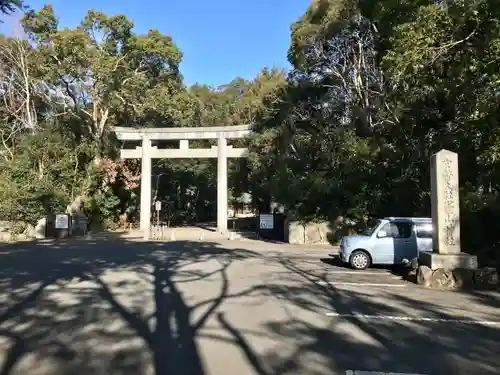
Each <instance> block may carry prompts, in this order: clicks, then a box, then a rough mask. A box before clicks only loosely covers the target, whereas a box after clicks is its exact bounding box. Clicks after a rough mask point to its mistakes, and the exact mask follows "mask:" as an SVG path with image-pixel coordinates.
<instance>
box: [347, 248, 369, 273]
mask: <svg viewBox="0 0 500 375" xmlns="http://www.w3.org/2000/svg"><path fill="white" fill-rule="evenodd" d="M349 263H350V264H351V267H352V268H354V269H356V270H364V269H366V268H368V267H370V263H371V259H370V256H369V255H368V253H367V252H366V251H362V250H356V251H354V252H353V253H352V254H351V258H350V259H349Z"/></svg>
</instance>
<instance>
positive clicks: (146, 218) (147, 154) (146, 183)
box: [141, 137, 151, 239]
mask: <svg viewBox="0 0 500 375" xmlns="http://www.w3.org/2000/svg"><path fill="white" fill-rule="evenodd" d="M150 225H151V139H149V138H146V137H144V138H143V139H142V159H141V231H142V232H143V236H144V239H149V231H150Z"/></svg>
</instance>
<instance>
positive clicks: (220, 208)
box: [217, 135, 227, 235]
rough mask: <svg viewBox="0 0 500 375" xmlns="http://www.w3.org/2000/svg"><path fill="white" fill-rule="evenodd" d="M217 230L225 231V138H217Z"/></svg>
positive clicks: (221, 232) (222, 232) (224, 232)
mask: <svg viewBox="0 0 500 375" xmlns="http://www.w3.org/2000/svg"><path fill="white" fill-rule="evenodd" d="M217 232H219V233H220V234H224V235H225V234H226V233H227V140H226V138H224V136H222V135H221V136H219V138H218V139H217Z"/></svg>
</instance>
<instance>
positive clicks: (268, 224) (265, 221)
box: [259, 214, 274, 229]
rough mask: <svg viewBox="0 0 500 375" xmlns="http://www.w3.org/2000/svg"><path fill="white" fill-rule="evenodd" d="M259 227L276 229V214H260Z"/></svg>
mask: <svg viewBox="0 0 500 375" xmlns="http://www.w3.org/2000/svg"><path fill="white" fill-rule="evenodd" d="M259 228H260V229H274V215H273V214H261V215H259Z"/></svg>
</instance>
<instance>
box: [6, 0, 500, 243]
mask: <svg viewBox="0 0 500 375" xmlns="http://www.w3.org/2000/svg"><path fill="white" fill-rule="evenodd" d="M1 4H2V10H4V9H5V10H9V9H8V8H4V3H3V2H2V3H1ZM22 24H23V27H24V30H25V32H26V38H25V39H16V38H9V37H2V38H1V39H0V59H2V63H1V64H0V65H1V66H2V68H1V71H0V74H1V77H0V84H1V85H2V87H1V90H0V92H1V93H2V96H3V101H2V104H1V105H0V135H1V137H2V142H1V143H0V153H1V156H2V160H1V162H0V164H1V165H0V170H1V172H0V173H1V174H2V176H1V178H0V206H1V207H0V212H1V213H2V214H3V215H4V216H8V217H9V218H10V219H15V220H21V221H23V220H24V221H28V222H32V221H33V220H34V218H36V217H39V216H40V215H41V214H42V213H43V212H45V211H46V210H47V209H49V208H53V209H60V208H61V207H63V206H65V205H66V204H68V202H70V201H71V200H72V199H73V198H74V197H75V196H79V195H83V196H86V197H88V198H90V199H91V200H93V201H94V207H98V208H99V211H100V216H101V217H103V220H104V219H105V220H107V221H109V222H112V221H116V220H117V218H118V217H119V216H120V215H121V214H123V212H125V211H126V210H128V211H127V212H129V213H130V214H133V212H134V211H135V209H136V204H137V203H136V202H137V195H138V176H139V173H140V171H139V165H138V164H137V162H133V161H129V162H127V163H125V162H121V161H119V160H118V159H117V150H118V149H119V147H120V146H121V145H120V144H118V143H116V142H115V141H114V140H113V137H112V135H111V134H110V132H109V128H110V126H114V125H121V126H134V127H145V126H158V127H160V126H162V127H165V126H215V125H234V124H253V125H254V127H255V132H254V134H253V135H252V136H250V137H249V139H247V140H244V141H243V142H244V144H246V145H249V147H250V156H249V158H248V160H237V161H232V162H231V164H230V168H231V177H230V179H231V181H230V186H231V189H232V196H233V197H237V196H239V195H240V194H242V193H244V192H249V193H251V194H252V197H253V203H254V205H255V206H256V207H258V208H260V209H261V210H268V209H269V203H270V202H271V201H273V202H277V203H279V204H281V205H282V206H283V207H284V208H285V210H286V212H287V214H289V215H291V216H294V217H297V218H299V219H304V220H305V219H308V220H309V219H322V220H334V219H336V218H338V217H344V218H349V219H352V221H354V222H356V223H360V224H362V223H363V222H364V221H365V220H366V219H368V218H371V217H374V216H381V215H426V216H427V215H429V214H430V201H429V193H430V191H429V190H430V187H429V185H430V177H429V176H430V175H429V159H430V156H431V155H432V153H434V152H436V151H438V150H439V149H441V148H447V149H449V150H452V151H455V152H458V153H459V156H460V183H461V198H462V199H461V203H462V216H463V217H462V219H463V223H464V225H463V228H464V236H465V239H466V241H468V245H469V246H475V247H476V246H477V247H488V246H493V245H496V244H497V242H498V239H499V238H498V235H496V233H499V231H498V228H497V227H498V226H499V225H500V217H499V215H498V214H497V212H498V208H499V207H500V204H499V203H500V202H499V201H498V190H499V188H500V132H499V130H498V129H499V128H498V125H497V124H498V117H499V116H498V115H499V108H500V107H499V96H498V95H499V94H498V85H499V82H500V81H499V79H500V77H499V70H498V64H499V61H500V8H499V7H498V6H497V1H494V0H469V1H467V2H465V1H459V0H455V1H447V2H439V1H434V0H418V1H414V0H406V1H400V0H398V1H395V0H382V1H375V0H357V1H352V0H313V1H312V2H311V5H310V6H309V8H308V9H307V10H306V11H305V13H304V14H303V15H302V16H301V17H300V18H299V19H298V20H297V21H296V22H295V23H294V24H293V25H292V28H291V44H290V48H289V51H288V59H289V61H290V63H291V64H292V69H291V70H290V71H288V72H285V71H283V70H279V69H275V68H273V69H270V68H263V69H262V71H261V72H260V73H259V74H258V76H257V77H255V78H254V79H251V80H246V79H243V78H238V77H236V78H235V79H234V80H233V81H231V82H229V83H228V84H227V85H223V86H221V87H215V88H214V87H208V86H206V85H202V84H197V85H193V86H191V87H186V86H185V84H184V83H183V78H182V75H181V72H180V71H179V64H180V62H181V59H182V52H181V51H180V50H179V48H178V47H177V46H176V45H175V42H174V40H173V39H172V38H171V37H170V36H167V35H163V34H162V33H160V32H159V31H158V30H150V31H149V32H148V33H146V34H137V33H135V32H134V29H133V23H132V22H131V21H130V20H129V19H128V18H127V17H126V16H125V15H113V16H110V15H106V14H104V13H102V12H100V11H97V10H90V11H89V12H88V14H87V15H86V17H85V18H84V19H83V20H82V22H81V24H80V25H79V26H78V27H75V28H72V29H69V28H64V29H61V28H59V27H58V20H57V16H56V15H55V14H54V12H53V9H52V7H51V6H49V5H47V6H45V7H43V8H42V9H39V10H36V11H28V12H27V13H26V14H25V16H24V18H23V19H22ZM173 37H175V36H173ZM47 144H50V145H51V147H43V146H44V145H47ZM207 144H208V143H207ZM215 174H216V168H215V163H214V162H212V161H206V160H190V161H169V160H166V161H160V162H158V163H156V164H155V165H154V177H153V189H154V191H153V194H154V196H155V197H157V198H158V199H162V200H163V201H165V202H168V205H169V207H170V208H169V209H170V214H171V217H172V218H173V219H174V220H179V221H188V220H207V219H210V218H212V217H213V215H214V210H215V208H214V204H213V202H214V200H215V196H216V190H215V181H216V179H215ZM285 187H286V188H285ZM472 232H474V234H475V235H474V237H472V236H471V235H470V233H472ZM473 240H474V241H473Z"/></svg>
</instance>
